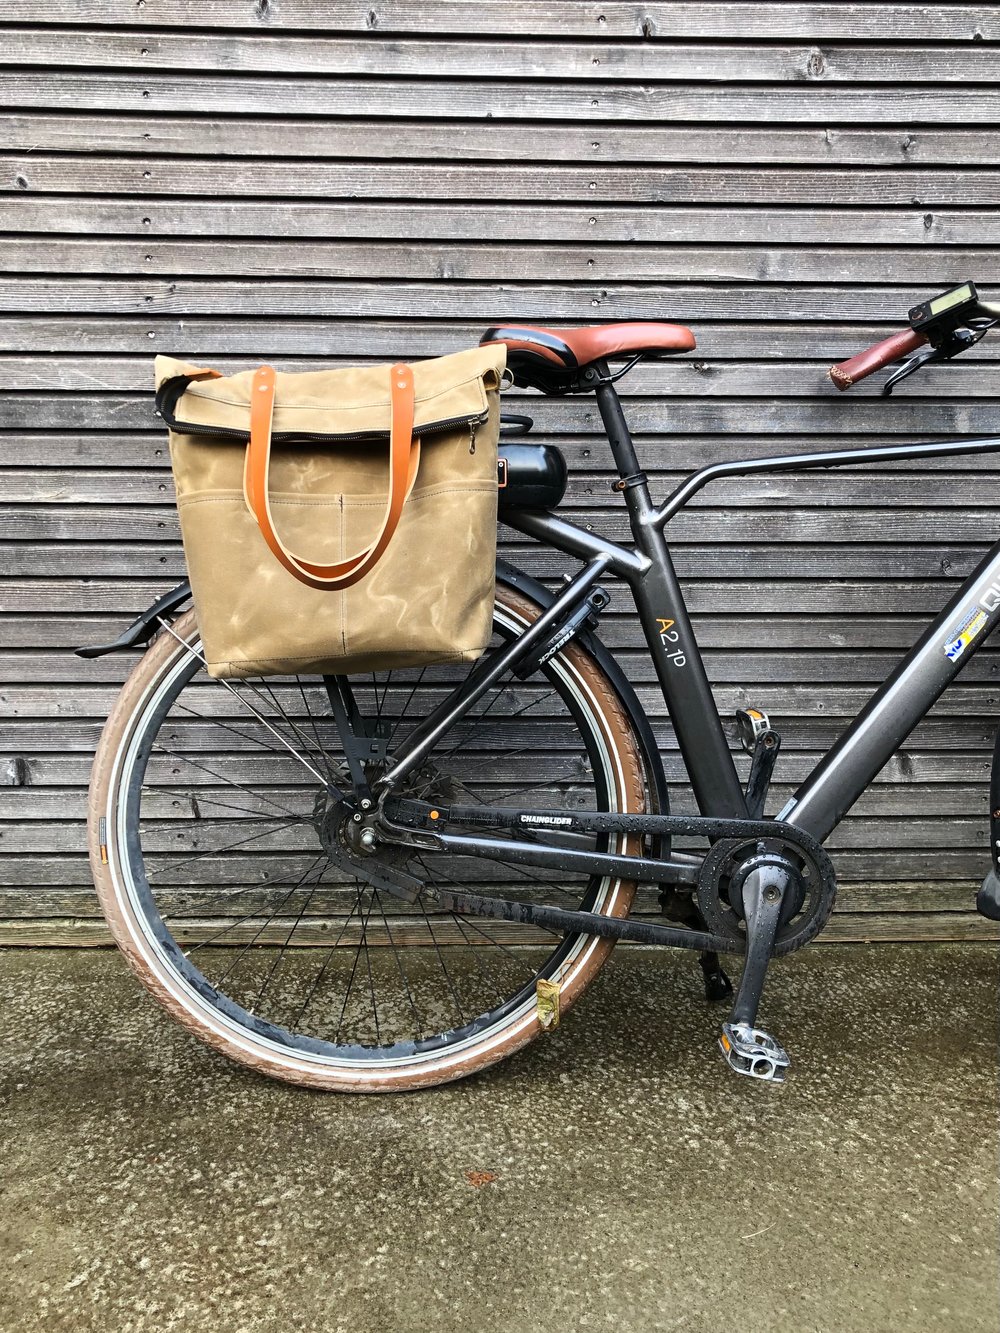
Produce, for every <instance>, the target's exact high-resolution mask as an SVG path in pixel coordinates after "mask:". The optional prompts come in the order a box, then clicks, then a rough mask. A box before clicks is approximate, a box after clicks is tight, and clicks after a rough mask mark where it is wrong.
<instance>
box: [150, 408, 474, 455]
mask: <svg viewBox="0 0 1000 1333" xmlns="http://www.w3.org/2000/svg"><path fill="white" fill-rule="evenodd" d="M157 415H159V416H160V417H161V419H162V420H163V421H164V422H165V423H166V425H167V426H169V427H170V429H171V430H176V431H177V432H178V433H180V434H182V435H184V434H187V435H218V436H222V437H224V438H225V439H237V440H241V441H242V442H243V443H244V444H247V443H249V440H250V432H249V431H248V430H237V429H236V428H235V427H233V426H205V425H201V424H200V423H197V422H193V421H180V420H178V419H177V418H176V417H173V416H171V417H168V416H166V415H164V413H162V412H160V413H158V414H157ZM488 416H489V412H480V413H478V415H476V416H471V417H469V416H462V417H448V418H447V419H446V420H444V421H429V422H428V423H427V424H426V425H425V426H414V427H413V435H414V438H415V439H419V437H420V436H421V435H432V434H434V433H435V432H437V431H443V430H448V429H449V428H450V427H452V426H465V425H467V426H469V427H470V430H471V432H472V444H471V447H470V449H469V453H470V454H474V453H475V452H476V432H477V431H478V429H479V427H480V426H481V425H482V424H483V422H484V421H486V419H487V418H488ZM271 439H272V441H273V442H274V443H275V444H292V443H295V442H297V441H299V440H302V441H313V440H329V441H332V442H334V443H336V442H338V441H352V440H388V439H389V432H388V431H387V430H359V431H351V432H348V433H345V434H337V435H333V434H324V433H322V432H320V431H289V430H276V431H274V432H273V433H272V435H271Z"/></svg>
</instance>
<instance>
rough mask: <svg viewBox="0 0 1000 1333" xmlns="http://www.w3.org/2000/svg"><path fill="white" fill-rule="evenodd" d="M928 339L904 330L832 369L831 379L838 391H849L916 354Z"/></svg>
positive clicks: (920, 334) (910, 330)
mask: <svg viewBox="0 0 1000 1333" xmlns="http://www.w3.org/2000/svg"><path fill="white" fill-rule="evenodd" d="M926 341H927V339H926V338H925V337H924V335H923V334H922V333H914V331H913V330H912V329H903V330H902V331H901V332H899V333H894V334H892V335H891V337H888V338H883V339H882V341H881V342H880V343H874V344H873V345H872V346H871V347H868V348H866V349H865V351H863V352H859V353H858V354H857V356H852V357H850V358H849V359H848V360H847V361H841V362H840V363H839V365H836V366H831V367H830V372H829V373H830V378H831V379H832V380H833V382H834V384H836V386H837V388H838V389H849V388H850V387H851V385H852V384H857V382H858V381H859V380H863V379H865V378H866V377H867V376H868V375H873V374H874V373H875V371H876V370H881V369H882V367H883V366H888V365H891V364H892V362H893V361H900V360H901V359H902V358H903V357H904V356H909V354H910V353H911V352H915V351H916V350H917V348H918V347H923V345H924V343H925V342H926Z"/></svg>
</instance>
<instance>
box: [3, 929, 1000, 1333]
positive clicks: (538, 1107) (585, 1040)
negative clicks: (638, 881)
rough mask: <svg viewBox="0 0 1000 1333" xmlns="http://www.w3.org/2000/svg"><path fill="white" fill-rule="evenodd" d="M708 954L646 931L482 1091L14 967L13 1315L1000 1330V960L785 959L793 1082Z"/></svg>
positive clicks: (780, 995) (114, 965) (22, 957)
mask: <svg viewBox="0 0 1000 1333" xmlns="http://www.w3.org/2000/svg"><path fill="white" fill-rule="evenodd" d="M698 981H699V975H698V972H697V968H696V966H695V964H694V961H693V960H692V959H687V958H682V957H679V956H677V955H667V954H663V953H658V952H652V951H650V952H646V951H637V950H632V951H626V950H623V949H619V950H618V953H617V955H616V956H615V957H614V958H613V960H612V962H611V964H610V965H609V967H608V968H607V969H606V970H605V972H604V974H603V976H602V977H601V979H600V980H599V982H598V983H597V984H596V985H595V987H594V988H593V989H592V991H591V993H590V994H589V995H588V997H587V998H586V1000H585V1001H584V1002H583V1003H582V1004H581V1005H580V1007H579V1008H578V1009H577V1010H576V1011H574V1013H573V1014H572V1015H570V1016H569V1017H568V1018H567V1020H566V1021H565V1022H564V1024H563V1025H562V1026H561V1027H560V1029H559V1030H558V1032H556V1033H554V1034H553V1035H551V1036H549V1037H546V1038H545V1039H543V1040H542V1041H541V1042H539V1043H536V1045H535V1046H534V1047H533V1048H531V1049H530V1050H529V1051H528V1052H526V1053H525V1054H523V1055H521V1056H520V1057H517V1058H515V1059H514V1060H513V1061H511V1062H508V1063H507V1064H506V1065H502V1066H500V1067H498V1068H497V1069H495V1070H493V1071H491V1072H489V1073H487V1074H485V1075H482V1076H480V1077H479V1078H477V1079H474V1080H472V1081H468V1082H465V1083H459V1084H452V1085H451V1086H449V1087H447V1088H444V1089H440V1090H437V1091H430V1092H424V1093H416V1094H411V1095H409V1096H403V1097H389V1098H378V1099H371V1098H362V1097H344V1096H330V1095H326V1096H323V1095H320V1094H314V1093H306V1092H299V1091H296V1090H294V1089H291V1088H288V1087H285V1086H282V1085H279V1084H277V1083H270V1082H267V1081H265V1080H264V1079H262V1078H260V1077H258V1076H255V1075H251V1074H249V1073H246V1072H244V1071H243V1070H241V1069H239V1068H237V1067H235V1066H232V1065H230V1064H228V1063H227V1062H226V1061H224V1060H223V1059H222V1058H221V1057H219V1056H216V1055H214V1054H213V1053H212V1052H210V1051H209V1050H208V1049H207V1048H204V1047H202V1046H201V1045H200V1044H198V1043H197V1042H196V1041H194V1039H192V1038H191V1037H189V1036H188V1035H187V1034H186V1033H184V1032H183V1031H182V1030H181V1029H180V1028H177V1027H175V1026H173V1025H172V1024H171V1023H170V1022H169V1021H168V1020H167V1019H166V1018H165V1017H164V1016H162V1015H161V1013H160V1011H159V1010H158V1009H157V1008H156V1007H155V1006H154V1004H153V1003H152V1001H149V1000H147V998H146V997H145V995H144V994H143V993H142V992H141V991H140V990H139V989H138V987H137V986H136V984H135V983H134V982H133V981H132V979H131V977H129V976H128V975H127V974H126V972H125V968H124V965H123V963H122V962H121V961H120V960H119V958H118V957H117V955H115V954H113V953H107V952H78V953H73V952H61V951H47V952H28V951H25V952H13V951H11V952H6V953H0V1007H2V1012H3V1015H4V1029H5V1034H4V1037H3V1042H2V1047H0V1155H2V1157H0V1160H2V1166H0V1187H2V1195H0V1274H2V1277H0V1328H2V1329H3V1330H4V1333H7V1330H11V1331H14V1330H16V1331H17V1333H28V1331H29V1330H34V1329H44V1330H46V1331H47V1333H48V1331H50V1330H74V1333H75V1331H76V1330H90V1329H94V1330H97V1329H100V1330H102V1331H104V1330H108V1331H110V1333H130V1331H131V1330H156V1333H160V1331H161V1330H169V1329H175V1328H177V1329H180V1328H183V1329H185V1330H202V1329H204V1330H210V1331H211V1333H230V1331H236V1330H247V1331H248V1333H249V1331H251V1330H268V1331H269V1330H282V1333H285V1331H286V1330H295V1329H309V1330H313V1329H316V1330H323V1333H327V1331H329V1333H340V1331H341V1330H342V1331H343V1333H348V1331H350V1333H369V1330H371V1333H395V1331H396V1330H411V1329H412V1330H420V1331H422V1330H435V1331H437V1330H442V1331H449V1330H458V1329H461V1330H463V1331H465V1330H472V1331H473V1333H478V1330H480V1329H488V1330H489V1333H508V1331H516V1333H522V1330H523V1331H524V1333H529V1331H530V1333H534V1331H536V1330H538V1331H541V1330H546V1331H548V1330H552V1331H553V1333H554V1331H555V1330H557V1329H615V1330H625V1333H633V1331H634V1333H641V1331H644V1330H652V1329H656V1330H660V1329H664V1330H666V1329H680V1330H685V1331H687V1330H706V1331H708V1330H711V1333H720V1330H724V1329H739V1330H743V1331H749V1333H754V1331H755V1330H795V1331H796V1333H806V1331H807V1330H823V1333H841V1330H855V1329H857V1330H862V1329H863V1330H865V1331H866V1333H874V1331H877V1330H892V1331H893V1333H900V1331H902V1330H911V1329H912V1330H920V1331H921V1333H926V1331H928V1330H938V1329H940V1330H949V1333H951V1331H952V1330H958V1329H961V1330H968V1331H970V1333H971V1331H972V1330H991V1331H992V1330H997V1329H998V1328H1000V1221H998V1218H1000V1186H998V1123H1000V1120H998V1109H1000V1108H998V1087H997V1067H998V1062H997V1040H998V1033H997V994H998V951H997V949H996V947H995V946H969V945H965V946H948V945H937V946H915V945H909V946H891V947H887V946H881V947H877V948H870V949H862V948H859V947H856V946H828V947H825V948H824V947H820V948H818V949H813V950H811V951H808V950H807V951H806V952H805V953H803V954H800V955H797V956H796V957H794V958H791V959H789V960H787V961H786V962H784V963H782V964H778V965H776V966H775V967H774V969H773V970H772V976H771V978H770V981H769V985H768V991H767V993H766V995H765V1017H766V1021H767V1023H768V1025H769V1026H771V1027H772V1028H773V1030H774V1031H775V1033H776V1034H777V1035H779V1037H781V1038H782V1039H783V1040H784V1041H785V1042H786V1044H787V1045H788V1046H789V1048H790V1050H791V1053H792V1055H793V1059H794V1078H793V1079H792V1078H790V1079H789V1082H788V1083H787V1084H786V1085H785V1086H784V1088H772V1087H766V1086H761V1085H758V1084H755V1083H752V1082H750V1081H749V1080H745V1079H737V1078H736V1077H735V1076H733V1075H731V1074H730V1073H729V1072H728V1071H727V1070H726V1069H725V1067H724V1066H723V1065H722V1063H721V1061H720V1060H719V1059H717V1058H716V1056H715V1055H714V1054H713V1040H714V1028H715V1023H716V1020H717V1017H718V1015H717V1012H716V1011H713V1010H709V1009H708V1008H707V1007H706V1006H705V1004H704V1002H703V1001H701V1000H700V998H699V989H698Z"/></svg>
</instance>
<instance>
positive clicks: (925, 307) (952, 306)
mask: <svg viewBox="0 0 1000 1333" xmlns="http://www.w3.org/2000/svg"><path fill="white" fill-rule="evenodd" d="M978 305H979V296H978V294H977V292H976V285H975V283H973V282H963V283H962V285H961V287H952V289H951V290H950V291H947V292H942V293H941V295H940V296H934V297H932V298H931V300H929V301H922V302H921V303H920V305H915V306H914V307H913V309H912V310H911V311H910V328H911V329H915V330H916V331H917V332H918V333H920V332H922V331H923V330H924V329H928V328H932V327H933V326H934V325H935V324H937V323H939V322H940V323H947V324H948V325H949V326H950V327H952V328H954V326H955V322H956V319H961V318H963V317H964V316H966V315H971V314H973V313H974V312H975V310H976V307H977V306H978Z"/></svg>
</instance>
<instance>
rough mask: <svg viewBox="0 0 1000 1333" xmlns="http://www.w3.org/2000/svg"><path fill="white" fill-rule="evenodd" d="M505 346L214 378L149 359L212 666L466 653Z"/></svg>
mask: <svg viewBox="0 0 1000 1333" xmlns="http://www.w3.org/2000/svg"><path fill="white" fill-rule="evenodd" d="M505 355H506V348H505V347H504V346H503V344H494V345H491V346H488V347H482V348H474V349H471V350H469V351H465V352H458V353H456V354H455V355H453V356H443V357H438V358H437V359H436V360H433V361H418V362H415V363H413V364H412V365H400V366H391V367H390V366H366V367H362V368H359V369H350V370H320V371H313V372H307V373H305V374H284V373H281V372H276V371H274V370H272V369H271V368H270V367H268V366H262V367H261V368H260V369H258V370H256V371H243V372H241V373H240V374H238V375H231V376H227V377H222V376H220V375H219V373H218V372H217V371H214V370H207V369H203V368H199V367H197V366H192V365H188V364H187V363H186V362H183V361H175V360H173V359H172V358H171V357H166V356H158V357H157V358H156V387H157V395H156V402H157V408H158V410H159V412H160V414H161V416H162V417H163V419H164V420H165V421H166V423H167V425H168V426H169V427H170V457H171V462H172V464H173V470H174V481H175V483H176V487H177V507H178V510H179V512H180V521H181V535H182V537H183V539H184V554H185V556H186V558H187V565H188V572H189V574H190V577H191V588H192V592H193V594H194V602H195V609H196V611H197V615H198V624H199V627H200V629H201V633H202V639H203V644H204V651H205V657H206V659H207V662H208V670H209V673H210V674H211V675H213V676H223V677H225V676H230V677H238V676H257V675H284V674H309V673H331V674H333V673H337V674H350V673H351V672H361V671H374V670H386V669H390V668H394V667H405V666H418V665H424V664H426V663H432V662H454V661H471V660H473V659H474V658H476V657H478V656H479V654H480V653H481V652H482V651H483V649H484V648H485V646H486V644H487V643H488V641H489V638H490V634H491V630H492V618H493V590H494V577H495V564H496V513H497V438H498V435H499V418H500V404H499V388H500V381H501V378H502V375H503V370H504V361H505Z"/></svg>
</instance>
